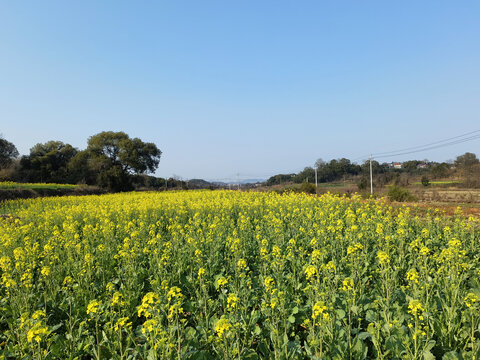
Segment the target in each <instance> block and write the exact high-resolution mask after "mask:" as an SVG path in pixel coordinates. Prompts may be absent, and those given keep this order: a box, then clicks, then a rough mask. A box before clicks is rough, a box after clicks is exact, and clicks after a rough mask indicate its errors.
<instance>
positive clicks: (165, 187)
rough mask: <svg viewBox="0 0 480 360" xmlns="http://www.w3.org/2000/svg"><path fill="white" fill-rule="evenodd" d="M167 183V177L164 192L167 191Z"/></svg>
mask: <svg viewBox="0 0 480 360" xmlns="http://www.w3.org/2000/svg"><path fill="white" fill-rule="evenodd" d="M167 182H168V179H167V177H165V191H167V186H168V185H167Z"/></svg>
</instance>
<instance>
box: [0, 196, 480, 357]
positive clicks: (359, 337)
mask: <svg viewBox="0 0 480 360" xmlns="http://www.w3.org/2000/svg"><path fill="white" fill-rule="evenodd" d="M0 213H3V214H7V213H8V214H11V215H12V216H4V217H0V276H1V278H0V359H192V360H193V359H427V360H428V359H435V358H438V359H441V358H443V359H447V360H448V359H475V358H478V356H479V352H480V338H479V337H480V332H479V322H480V313H479V310H480V309H479V307H480V301H479V299H480V281H479V279H480V277H479V275H480V264H479V255H480V252H479V249H480V243H479V242H480V236H479V221H478V219H477V218H473V217H469V218H468V217H464V216H463V215H462V214H461V213H460V212H457V214H456V215H455V216H453V217H447V216H444V215H443V214H442V213H441V211H438V210H435V209H432V210H429V211H426V212H416V211H415V208H409V207H400V208H392V207H391V206H389V205H388V204H386V203H384V202H382V201H375V200H362V199H360V198H357V197H355V196H354V197H352V198H345V197H338V196H333V195H324V196H321V197H318V198H317V197H312V196H307V195H299V194H284V195H278V194H273V193H259V192H234V191H188V192H171V193H125V194H115V195H102V196H85V197H62V198H43V199H33V200H22V201H10V202H6V203H3V204H2V205H0ZM417 214H420V215H417Z"/></svg>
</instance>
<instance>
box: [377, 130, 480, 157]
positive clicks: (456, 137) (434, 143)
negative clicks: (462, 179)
mask: <svg viewBox="0 0 480 360" xmlns="http://www.w3.org/2000/svg"><path fill="white" fill-rule="evenodd" d="M475 133H480V130H475V131H471V132H469V133H466V134H463V135H458V136H454V137H451V138H448V139H444V140H440V141H435V142H432V143H429V144H425V145H418V146H413V147H409V148H405V149H400V150H395V151H387V152H382V153H376V154H372V156H380V155H388V154H392V153H403V152H405V151H410V150H415V149H419V148H424V147H428V146H432V145H437V144H442V143H445V142H450V141H452V140H454V139H459V138H463V137H465V136H467V135H472V134H475ZM460 140H461V139H460Z"/></svg>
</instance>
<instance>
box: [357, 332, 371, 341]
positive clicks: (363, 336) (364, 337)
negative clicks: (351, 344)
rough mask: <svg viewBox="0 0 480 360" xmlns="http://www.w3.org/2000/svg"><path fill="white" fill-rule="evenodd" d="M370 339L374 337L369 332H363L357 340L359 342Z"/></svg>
mask: <svg viewBox="0 0 480 360" xmlns="http://www.w3.org/2000/svg"><path fill="white" fill-rule="evenodd" d="M369 337H372V335H370V333H368V332H366V331H364V332H361V333H360V334H358V335H357V338H358V339H359V340H365V339H367V338H369Z"/></svg>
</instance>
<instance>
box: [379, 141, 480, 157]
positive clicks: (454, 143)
mask: <svg viewBox="0 0 480 360" xmlns="http://www.w3.org/2000/svg"><path fill="white" fill-rule="evenodd" d="M476 139H480V135H475V136H471V137H469V138H465V139H461V140H456V141H452V142H449V143H445V144H441V145H436V146H430V147H425V148H422V149H419V150H413V151H405V152H400V153H396V154H390V155H381V156H374V157H375V158H376V159H378V158H386V157H392V156H399V155H407V154H414V153H418V152H423V151H427V150H433V149H439V148H442V147H445V146H451V145H456V144H461V143H464V142H467V141H472V140H476Z"/></svg>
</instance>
